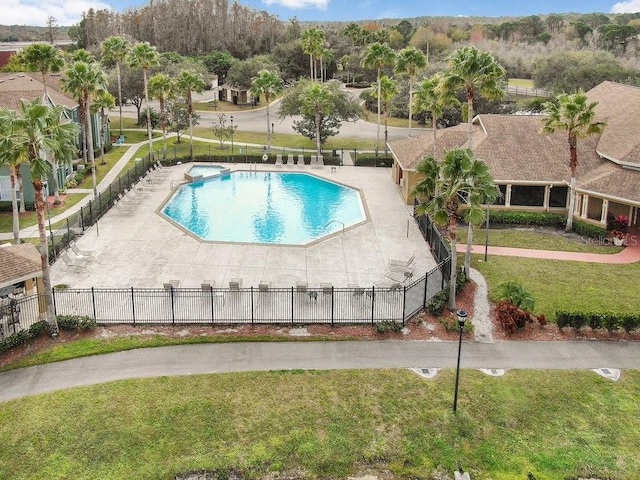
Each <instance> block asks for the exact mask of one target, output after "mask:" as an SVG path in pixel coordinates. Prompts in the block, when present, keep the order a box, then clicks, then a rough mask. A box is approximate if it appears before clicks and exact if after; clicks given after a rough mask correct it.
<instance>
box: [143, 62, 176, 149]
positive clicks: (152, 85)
mask: <svg viewBox="0 0 640 480" xmlns="http://www.w3.org/2000/svg"><path fill="white" fill-rule="evenodd" d="M174 94H175V84H174V82H173V80H171V78H170V77H169V76H168V75H165V74H164V73H156V74H155V75H153V76H152V77H151V78H150V79H149V95H150V96H151V97H153V98H157V99H158V102H159V103H160V125H161V126H162V149H163V154H162V157H163V158H166V157H167V124H168V122H167V120H168V115H167V100H169V99H170V98H172V97H173V96H174Z"/></svg>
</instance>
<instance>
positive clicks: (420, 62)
mask: <svg viewBox="0 0 640 480" xmlns="http://www.w3.org/2000/svg"><path fill="white" fill-rule="evenodd" d="M426 67H427V57H426V56H425V54H424V53H422V50H418V49H417V48H416V47H407V48H403V49H402V50H400V52H398V57H397V58H396V68H395V72H396V73H406V74H407V76H408V77H409V136H411V119H412V118H413V81H414V80H415V78H416V75H418V72H420V70H423V69H424V68H426Z"/></svg>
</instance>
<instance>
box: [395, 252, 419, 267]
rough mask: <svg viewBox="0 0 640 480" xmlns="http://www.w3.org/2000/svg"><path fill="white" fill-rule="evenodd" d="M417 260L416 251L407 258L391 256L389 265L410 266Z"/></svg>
mask: <svg viewBox="0 0 640 480" xmlns="http://www.w3.org/2000/svg"><path fill="white" fill-rule="evenodd" d="M415 260H416V254H415V253H414V254H413V255H411V256H410V257H409V258H407V259H406V260H398V259H393V258H390V259H389V267H401V268H408V267H410V266H411V265H413V264H414V262H415Z"/></svg>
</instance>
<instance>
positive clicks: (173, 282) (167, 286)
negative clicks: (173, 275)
mask: <svg viewBox="0 0 640 480" xmlns="http://www.w3.org/2000/svg"><path fill="white" fill-rule="evenodd" d="M162 286H163V287H164V289H165V290H173V289H174V288H178V287H179V286H180V280H169V281H168V282H165V283H163V284H162Z"/></svg>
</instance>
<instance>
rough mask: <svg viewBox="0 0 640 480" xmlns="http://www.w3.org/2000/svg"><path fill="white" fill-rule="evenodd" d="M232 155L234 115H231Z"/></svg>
mask: <svg viewBox="0 0 640 480" xmlns="http://www.w3.org/2000/svg"><path fill="white" fill-rule="evenodd" d="M231 155H233V115H231Z"/></svg>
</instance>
